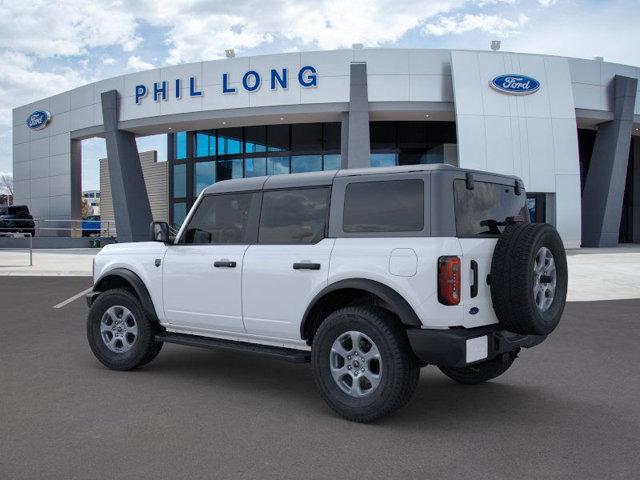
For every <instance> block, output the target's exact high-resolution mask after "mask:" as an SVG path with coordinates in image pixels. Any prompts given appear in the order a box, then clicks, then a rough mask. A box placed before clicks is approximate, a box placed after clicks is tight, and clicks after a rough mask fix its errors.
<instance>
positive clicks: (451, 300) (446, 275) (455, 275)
mask: <svg viewBox="0 0 640 480" xmlns="http://www.w3.org/2000/svg"><path fill="white" fill-rule="evenodd" d="M438 301H439V302H440V303H442V304H443V305H458V304H459V303H460V258H458V257H453V256H447V257H440V258H439V259H438Z"/></svg>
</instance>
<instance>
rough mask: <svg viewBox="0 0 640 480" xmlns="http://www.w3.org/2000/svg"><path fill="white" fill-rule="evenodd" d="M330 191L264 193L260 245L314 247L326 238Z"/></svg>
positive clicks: (321, 189)
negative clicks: (310, 245) (304, 245)
mask: <svg viewBox="0 0 640 480" xmlns="http://www.w3.org/2000/svg"><path fill="white" fill-rule="evenodd" d="M329 192H330V191H329V189H328V188H299V189H291V190H273V191H269V192H264V195H263V197H262V212H261V214H260V232H259V234H258V242H259V243H263V244H312V243H318V242H319V241H320V240H322V239H323V238H324V237H325V233H326V229H327V217H328V212H329Z"/></svg>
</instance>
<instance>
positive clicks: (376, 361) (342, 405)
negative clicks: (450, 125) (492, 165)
mask: <svg viewBox="0 0 640 480" xmlns="http://www.w3.org/2000/svg"><path fill="white" fill-rule="evenodd" d="M151 239H152V240H153V241H151V242H142V243H122V244H116V245H108V246H106V247H105V248H104V249H103V250H102V251H101V252H100V253H99V254H98V255H96V257H95V260H94V286H93V291H92V292H91V293H90V294H89V295H88V296H87V301H88V304H89V306H90V311H89V316H88V319H87V337H88V341H89V345H90V346H91V349H92V351H93V353H94V354H95V356H96V357H97V358H98V360H99V361H100V362H102V363H103V364H104V365H106V366H107V367H109V368H112V369H115V370H130V369H133V368H136V367H141V366H143V365H145V364H147V363H149V362H150V361H151V360H153V358H154V357H155V356H156V355H158V353H159V352H160V349H161V348H162V345H163V342H170V343H177V344H181V345H191V346H197V347H207V348H217V349H224V350H231V351H233V352H236V353H238V354H251V355H263V356H266V357H270V358H279V359H283V360H288V361H292V362H311V364H312V371H313V374H314V377H315V380H316V384H317V386H318V389H319V391H320V394H321V396H322V397H323V399H324V400H325V401H326V402H327V403H328V405H329V406H330V407H331V408H332V409H333V410H334V411H335V412H337V413H338V414H339V415H341V416H343V417H345V418H347V419H349V420H352V421H357V422H368V421H372V420H375V419H377V418H380V417H382V416H384V415H387V414H389V413H391V412H393V411H394V410H396V409H398V408H400V407H401V406H403V405H404V404H406V403H407V402H408V401H409V399H410V398H411V396H412V394H413V392H414V390H415V388H416V385H417V384H418V377H419V371H420V368H421V367H425V366H427V365H434V366H436V367H438V368H439V369H440V370H441V371H442V373H444V374H445V375H447V376H448V377H450V378H451V379H453V380H455V381H457V382H460V383H463V384H477V383H481V382H485V381H487V380H491V379H493V378H496V377H498V376H499V375H502V374H503V373H504V372H506V371H507V370H508V369H509V367H511V365H512V364H513V362H514V361H515V360H516V358H517V357H518V354H519V352H520V351H521V349H522V348H531V347H534V346H536V345H538V344H539V343H541V342H543V341H544V340H545V338H546V337H547V335H549V334H550V333H551V332H552V331H553V330H554V329H555V328H556V326H557V325H558V322H559V321H560V318H561V316H562V312H563V309H564V306H565V299H566V295H567V262H566V255H565V250H564V247H563V244H562V241H561V239H560V236H559V235H558V233H557V231H556V229H555V228H554V227H553V226H551V225H548V224H539V223H538V224H536V223H533V224H532V223H529V215H528V211H527V205H526V193H525V190H524V186H523V184H522V181H521V180H520V179H518V178H516V177H511V176H504V175H495V174H490V173H486V172H475V171H469V170H462V169H458V168H455V167H452V166H447V165H423V166H420V165H411V166H406V167H391V168H370V169H358V170H341V171H338V172H335V171H333V172H316V173H305V174H294V175H282V176H271V177H262V178H247V179H238V180H229V181H224V182H219V183H216V184H215V185H213V186H210V187H208V188H206V189H205V190H204V191H203V193H201V194H200V196H199V197H198V199H197V201H196V203H195V205H194V206H193V208H192V209H191V211H190V212H189V215H188V216H187V218H186V220H185V221H184V224H183V225H182V228H181V229H180V231H179V232H178V234H177V236H176V238H175V239H171V238H170V237H169V228H168V225H167V224H166V223H164V222H154V223H152V225H151Z"/></svg>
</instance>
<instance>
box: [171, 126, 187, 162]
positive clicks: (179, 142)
mask: <svg viewBox="0 0 640 480" xmlns="http://www.w3.org/2000/svg"><path fill="white" fill-rule="evenodd" d="M173 154H174V158H175V159H176V160H184V159H185V158H187V132H176V135H175V138H174V143H173Z"/></svg>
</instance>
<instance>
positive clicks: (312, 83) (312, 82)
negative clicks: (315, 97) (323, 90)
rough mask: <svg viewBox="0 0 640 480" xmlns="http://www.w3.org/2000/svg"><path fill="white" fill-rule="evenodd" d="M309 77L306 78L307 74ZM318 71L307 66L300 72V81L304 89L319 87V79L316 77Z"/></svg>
mask: <svg viewBox="0 0 640 480" xmlns="http://www.w3.org/2000/svg"><path fill="white" fill-rule="evenodd" d="M306 73H308V75H307V76H306V77H305V74H306ZM316 73H317V72H316V69H315V68H314V67H310V66H308V65H307V66H306V67H302V68H301V69H300V71H299V72H298V81H299V82H300V85H302V86H303V87H316V86H317V85H318V78H317V75H316Z"/></svg>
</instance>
